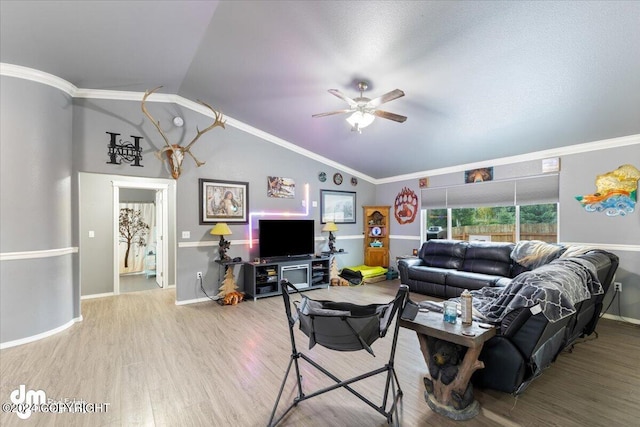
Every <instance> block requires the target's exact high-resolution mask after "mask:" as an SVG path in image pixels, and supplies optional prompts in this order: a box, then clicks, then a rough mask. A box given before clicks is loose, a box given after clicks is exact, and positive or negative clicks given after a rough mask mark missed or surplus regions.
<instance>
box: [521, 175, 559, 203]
mask: <svg viewBox="0 0 640 427" xmlns="http://www.w3.org/2000/svg"><path fill="white" fill-rule="evenodd" d="M559 187H560V185H559V179H558V175H556V174H553V175H544V176H536V177H534V178H529V179H519V180H518V181H516V204H518V205H541V204H544V203H558V200H559V198H560V195H559Z"/></svg>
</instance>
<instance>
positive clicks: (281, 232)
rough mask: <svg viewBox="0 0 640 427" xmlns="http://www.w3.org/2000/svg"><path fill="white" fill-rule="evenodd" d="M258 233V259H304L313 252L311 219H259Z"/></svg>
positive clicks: (313, 226) (312, 221)
mask: <svg viewBox="0 0 640 427" xmlns="http://www.w3.org/2000/svg"><path fill="white" fill-rule="evenodd" d="M258 233H259V234H258V239H259V244H258V247H259V250H260V258H291V257H304V256H309V255H313V253H314V252H315V241H314V239H315V236H314V233H315V225H314V220H312V219H261V220H260V221H259V222H258Z"/></svg>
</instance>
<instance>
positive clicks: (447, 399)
mask: <svg viewBox="0 0 640 427" xmlns="http://www.w3.org/2000/svg"><path fill="white" fill-rule="evenodd" d="M400 326H401V327H403V328H407V329H412V330H414V331H416V333H417V334H418V340H419V341H420V350H422V355H423V356H424V360H425V361H426V362H427V366H428V367H429V376H428V377H425V378H424V383H425V388H426V391H425V400H426V401H427V404H428V405H429V407H430V408H431V409H432V410H433V411H434V412H437V413H439V414H441V415H445V416H447V417H449V418H452V419H454V420H468V419H471V418H473V417H475V416H476V415H477V414H478V412H480V404H479V403H478V401H477V400H475V399H474V398H473V391H472V387H471V385H470V384H469V380H470V378H471V375H472V374H473V373H474V372H475V371H476V370H478V369H482V368H484V363H483V362H482V361H481V360H478V356H479V355H480V351H481V350H482V346H483V345H484V343H485V341H487V340H488V339H490V338H491V337H493V336H494V335H495V334H496V330H495V328H494V327H490V328H489V329H484V328H481V327H480V326H478V323H477V322H475V321H474V322H473V323H472V324H471V325H469V326H467V325H462V323H461V322H460V320H459V319H458V322H457V323H455V324H452V323H447V322H445V321H443V319H442V313H437V312H432V311H430V312H418V314H417V316H416V318H415V319H413V320H407V319H401V320H400ZM438 341H444V342H445V343H446V344H444V345H443V344H442V343H438ZM448 344H453V346H451V345H449V346H448V350H449V351H450V350H451V347H453V348H457V349H458V350H459V351H458V353H457V354H456V355H455V357H452V358H453V359H455V360H456V362H457V364H455V365H453V366H447V367H444V366H443V365H442V362H443V357H442V354H440V353H439V352H438V351H437V350H436V349H439V348H442V347H447V345H448ZM463 347H465V348H463ZM463 352H464V356H463V357H461V353H463ZM447 356H448V357H451V354H448V355H447ZM434 365H437V366H434ZM432 372H437V373H438V375H437V377H436V378H433V375H432V374H431V373H432Z"/></svg>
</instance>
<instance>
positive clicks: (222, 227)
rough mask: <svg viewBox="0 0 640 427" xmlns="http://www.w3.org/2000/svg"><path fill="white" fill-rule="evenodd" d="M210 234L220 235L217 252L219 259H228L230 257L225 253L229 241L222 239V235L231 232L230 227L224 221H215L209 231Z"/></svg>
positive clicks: (229, 243) (229, 244)
mask: <svg viewBox="0 0 640 427" xmlns="http://www.w3.org/2000/svg"><path fill="white" fill-rule="evenodd" d="M210 234H212V235H214V236H220V249H218V253H219V254H220V261H229V260H230V259H231V258H230V257H229V255H227V249H229V246H231V242H230V241H228V240H225V239H224V236H226V235H228V234H232V233H231V229H230V228H229V226H228V225H227V223H226V222H219V223H217V224H216V225H215V226H214V227H213V228H212V229H211V231H210Z"/></svg>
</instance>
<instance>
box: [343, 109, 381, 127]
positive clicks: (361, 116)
mask: <svg viewBox="0 0 640 427" xmlns="http://www.w3.org/2000/svg"><path fill="white" fill-rule="evenodd" d="M375 118H376V116H374V115H373V114H371V113H367V112H362V111H356V112H355V113H353V114H352V115H350V116H349V117H347V122H349V124H350V125H351V130H353V131H358V132H360V130H361V129H364V128H366V127H367V126H369V125H370V124H371V123H373V120H374V119H375Z"/></svg>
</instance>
